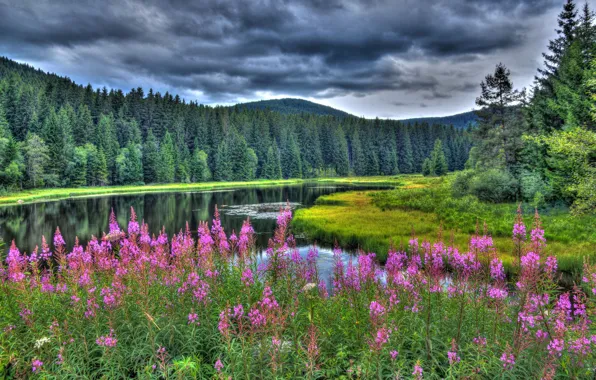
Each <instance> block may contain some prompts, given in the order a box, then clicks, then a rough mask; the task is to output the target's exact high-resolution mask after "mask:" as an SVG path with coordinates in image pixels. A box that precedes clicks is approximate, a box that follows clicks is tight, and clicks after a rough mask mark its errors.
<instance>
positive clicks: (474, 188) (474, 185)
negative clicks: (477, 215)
mask: <svg viewBox="0 0 596 380" xmlns="http://www.w3.org/2000/svg"><path fill="white" fill-rule="evenodd" d="M517 192H518V183H517V181H516V179H515V178H514V177H513V176H512V175H511V174H509V172H507V171H506V170H500V169H489V170H485V171H482V172H480V173H478V174H477V175H476V176H475V177H474V178H473V179H472V180H471V182H470V193H471V194H473V195H475V196H477V197H478V199H480V200H481V201H484V202H491V203H500V202H511V201H515V200H516V195H517Z"/></svg>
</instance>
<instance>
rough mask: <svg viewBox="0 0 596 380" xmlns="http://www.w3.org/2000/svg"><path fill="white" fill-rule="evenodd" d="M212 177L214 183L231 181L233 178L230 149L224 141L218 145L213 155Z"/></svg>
mask: <svg viewBox="0 0 596 380" xmlns="http://www.w3.org/2000/svg"><path fill="white" fill-rule="evenodd" d="M213 177H214V179H215V180H216V181H231V180H232V178H233V172H232V162H231V155H230V149H229V146H228V143H227V142H226V141H225V140H224V141H222V142H221V143H220V144H219V147H218V148H217V153H216V154H215V170H214V173H213Z"/></svg>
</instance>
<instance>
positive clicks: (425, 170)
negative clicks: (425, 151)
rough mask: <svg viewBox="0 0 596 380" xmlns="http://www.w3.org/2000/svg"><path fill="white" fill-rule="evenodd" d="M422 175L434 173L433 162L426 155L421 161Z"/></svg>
mask: <svg viewBox="0 0 596 380" xmlns="http://www.w3.org/2000/svg"><path fill="white" fill-rule="evenodd" d="M422 175H423V176H425V177H427V176H431V175H435V172H434V171H433V164H432V162H431V160H430V158H428V157H427V158H425V159H424V161H423V162H422Z"/></svg>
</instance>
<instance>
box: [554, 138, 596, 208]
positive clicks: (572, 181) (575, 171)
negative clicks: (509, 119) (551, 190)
mask: <svg viewBox="0 0 596 380" xmlns="http://www.w3.org/2000/svg"><path fill="white" fill-rule="evenodd" d="M543 141H544V142H545V144H546V145H547V147H548V149H549V153H550V154H551V155H552V157H553V159H552V161H551V163H552V164H553V166H555V167H556V168H557V169H558V171H559V172H563V173H565V176H564V177H563V179H562V180H561V181H560V182H559V183H558V184H559V185H560V186H561V187H562V188H563V189H564V191H565V192H566V193H568V194H571V195H572V197H573V199H574V203H573V210H574V212H575V213H578V214H583V213H594V212H595V211H596V193H595V192H596V167H595V166H594V162H595V160H596V133H595V132H592V131H588V130H586V129H584V128H574V129H570V130H567V131H560V132H555V133H553V134H551V135H550V136H548V137H545V138H543Z"/></svg>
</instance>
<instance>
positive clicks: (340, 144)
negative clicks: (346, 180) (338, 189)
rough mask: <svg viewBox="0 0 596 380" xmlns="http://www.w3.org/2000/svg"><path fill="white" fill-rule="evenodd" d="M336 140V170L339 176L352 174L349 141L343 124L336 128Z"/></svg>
mask: <svg viewBox="0 0 596 380" xmlns="http://www.w3.org/2000/svg"><path fill="white" fill-rule="evenodd" d="M334 135H335V136H334V140H335V141H336V144H335V150H334V155H333V163H334V166H335V172H336V173H337V175H338V176H341V177H347V176H348V175H349V174H350V155H349V152H348V141H347V140H346V135H345V134H344V130H343V128H342V127H341V126H339V127H337V129H335V133H334Z"/></svg>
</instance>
